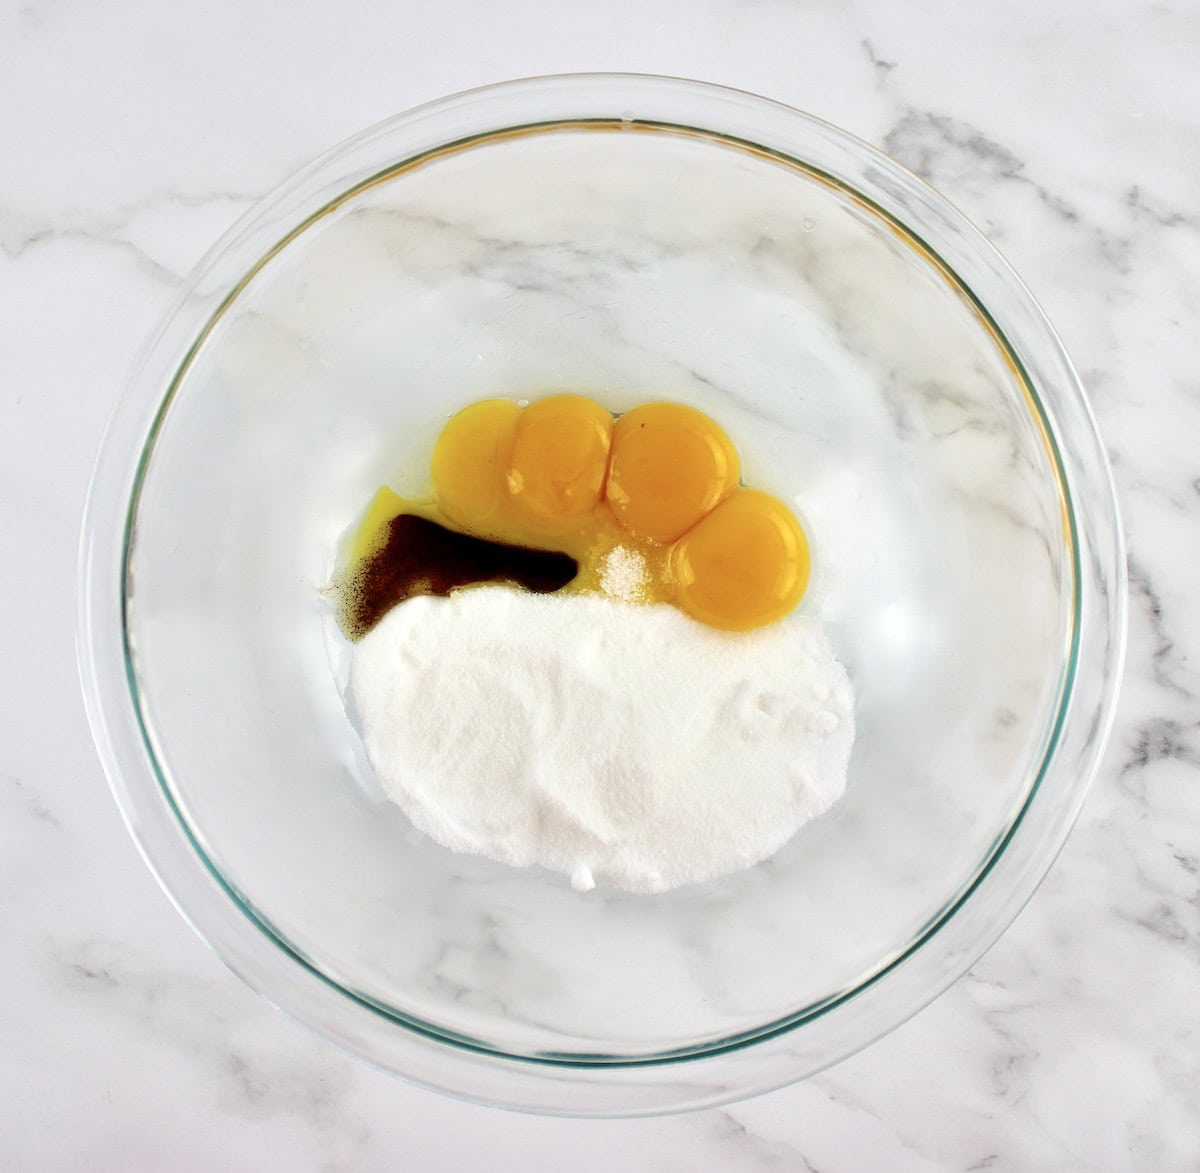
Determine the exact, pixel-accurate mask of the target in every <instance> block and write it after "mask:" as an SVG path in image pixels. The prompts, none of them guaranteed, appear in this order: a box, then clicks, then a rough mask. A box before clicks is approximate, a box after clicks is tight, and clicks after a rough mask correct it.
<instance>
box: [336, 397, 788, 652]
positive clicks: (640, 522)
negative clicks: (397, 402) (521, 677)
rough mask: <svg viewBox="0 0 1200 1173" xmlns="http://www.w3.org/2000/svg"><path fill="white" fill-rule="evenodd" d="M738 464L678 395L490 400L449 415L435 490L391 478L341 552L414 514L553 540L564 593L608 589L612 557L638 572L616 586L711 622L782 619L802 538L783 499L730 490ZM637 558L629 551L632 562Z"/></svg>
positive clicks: (544, 542)
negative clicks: (397, 489) (399, 487)
mask: <svg viewBox="0 0 1200 1173" xmlns="http://www.w3.org/2000/svg"><path fill="white" fill-rule="evenodd" d="M739 476H740V462H739V460H738V454H737V450H736V449H735V448H734V446H733V444H732V442H731V441H730V439H729V437H728V436H727V435H726V434H725V432H724V431H723V430H722V429H721V428H720V427H719V426H718V425H717V424H716V423H715V422H714V421H713V420H711V419H709V418H708V416H706V415H704V414H703V413H701V412H699V411H696V410H695V409H694V408H690V407H684V406H683V405H682V404H676V403H648V404H645V405H643V406H641V407H635V408H633V409H632V410H630V411H627V412H625V413H624V414H623V415H622V416H620V417H619V418H618V419H617V421H616V423H615V424H614V423H613V418H612V415H611V414H610V413H609V412H608V411H607V410H605V409H604V408H603V407H601V406H600V405H599V404H597V403H595V402H593V401H592V400H590V399H585V398H584V397H583V396H580V395H553V396H550V397H548V398H546V399H541V400H538V401H536V402H534V403H532V404H530V405H529V406H528V407H526V408H524V409H522V408H520V407H518V406H517V404H515V403H513V402H512V401H510V400H506V399H486V400H483V401H481V402H479V403H475V404H472V405H471V406H470V407H467V408H464V409H463V410H462V411H460V412H458V414H457V415H455V416H453V417H451V419H450V421H449V422H448V423H447V424H446V426H445V427H444V428H443V430H442V433H441V435H440V436H439V437H438V439H437V443H436V444H435V446H434V450H433V459H432V480H433V488H434V496H433V497H432V499H425V500H420V501H406V500H403V499H402V498H400V497H399V496H397V495H396V494H395V493H393V492H392V491H391V490H390V489H388V488H386V487H385V488H382V489H380V490H379V492H378V493H376V494H375V496H374V498H372V500H371V503H370V505H369V506H368V508H367V510H366V512H365V514H364V515H363V518H362V520H361V521H360V523H359V525H358V527H357V529H356V530H355V531H354V533H353V535H352V536H351V538H350V539H349V541H348V543H347V545H346V547H345V552H346V556H347V559H348V563H349V565H350V566H351V567H354V566H361V565H363V564H364V563H365V562H366V561H367V560H368V559H370V558H371V557H373V556H374V555H375V554H376V553H377V552H378V551H380V550H382V549H383V547H384V544H385V541H386V539H387V534H388V532H389V523H390V522H391V520H392V519H393V518H394V517H396V516H398V515H399V514H401V513H409V514H415V515H416V516H418V517H423V518H425V519H426V520H428V521H433V522H437V523H438V524H439V525H443V526H446V527H448V528H450V529H452V530H453V529H457V530H460V531H461V532H464V533H466V534H469V535H472V536H474V537H480V538H487V539H490V540H492V541H498V542H505V543H509V544H511V545H517V546H524V547H527V548H529V549H534V550H538V549H541V550H554V551H558V552H559V553H562V554H566V555H568V556H569V557H571V558H573V559H574V560H575V561H576V563H577V564H578V568H579V569H578V574H577V575H576V577H575V578H574V579H573V580H572V581H571V582H570V583H568V584H567V585H566V586H564V587H562V588H561V589H562V592H563V593H564V594H602V593H606V592H607V590H609V589H611V580H610V579H609V570H610V567H611V566H612V563H611V561H610V559H609V556H610V555H611V554H612V553H613V552H614V551H618V553H619V555H620V560H619V561H620V562H621V564H622V565H623V566H624V567H625V568H626V572H628V567H630V566H631V565H632V566H634V567H635V568H636V570H635V574H636V573H640V575H641V581H640V582H637V581H635V582H634V583H633V584H632V586H628V584H627V586H628V589H629V590H630V591H631V592H632V593H630V594H628V595H622V596H621V597H625V598H629V599H637V600H638V601H639V602H647V603H671V604H673V605H674V606H676V607H679V608H680V609H681V610H683V611H684V612H686V613H687V614H688V615H690V616H692V618H694V619H697V620H699V621H700V622H702V623H706V624H708V625H709V626H711V627H719V628H724V629H726V630H730V631H746V630H749V629H751V628H755V627H762V626H764V625H766V624H768V623H772V622H774V621H775V620H776V619H781V618H782V617H783V616H784V615H786V614H788V612H790V611H791V610H792V609H793V608H794V607H795V606H796V604H797V602H799V600H800V597H801V596H802V595H803V594H804V590H805V588H806V586H807V585H808V577H809V552H808V542H807V540H806V539H805V536H804V531H803V530H802V529H801V528H800V524H799V522H798V521H797V520H796V518H795V517H794V516H793V514H792V512H791V510H789V509H788V507H787V506H786V505H784V504H783V502H781V501H778V500H777V499H776V498H774V497H771V496H768V495H767V494H766V493H761V492H758V491H757V490H754V489H747V488H739V487H738V479H739ZM631 558H632V561H631Z"/></svg>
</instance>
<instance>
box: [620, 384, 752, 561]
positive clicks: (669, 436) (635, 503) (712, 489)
mask: <svg viewBox="0 0 1200 1173" xmlns="http://www.w3.org/2000/svg"><path fill="white" fill-rule="evenodd" d="M740 473H741V470H740V464H739V461H738V455H737V450H736V449H735V448H734V446H733V443H732V441H731V440H730V439H729V437H728V436H727V435H726V434H725V433H724V431H722V429H721V428H719V427H718V426H717V425H716V424H715V423H714V422H713V421H712V420H711V419H709V418H708V416H706V415H704V414H703V413H702V412H699V411H696V410H695V409H694V408H691V407H684V406H683V405H682V404H678V403H647V404H645V405H643V406H642V407H635V408H634V409H633V410H632V411H627V412H626V413H625V414H624V415H622V416H621V417H620V418H619V419H618V420H617V422H616V424H615V425H614V427H613V437H612V459H611V463H610V464H609V470H608V486H607V489H606V496H607V497H608V504H609V507H610V508H611V509H612V511H613V513H614V514H615V515H616V517H617V520H618V521H619V522H620V523H621V524H622V525H623V526H624V527H625V528H626V529H627V530H629V531H630V533H632V534H636V535H637V536H638V537H642V538H649V539H650V540H651V541H654V542H673V541H675V540H676V538H678V537H680V536H681V535H683V534H684V533H685V532H686V531H687V530H689V529H691V527H692V526H693V525H695V524H696V522H698V521H699V520H700V519H701V518H702V517H703V516H704V515H705V514H706V513H709V512H711V510H712V509H713V508H714V507H715V506H716V505H717V504H718V503H719V502H720V501H721V500H722V499H723V498H725V497H726V496H727V495H728V494H729V493H731V492H732V491H733V489H734V488H735V486H736V485H737V483H738V477H739V476H740Z"/></svg>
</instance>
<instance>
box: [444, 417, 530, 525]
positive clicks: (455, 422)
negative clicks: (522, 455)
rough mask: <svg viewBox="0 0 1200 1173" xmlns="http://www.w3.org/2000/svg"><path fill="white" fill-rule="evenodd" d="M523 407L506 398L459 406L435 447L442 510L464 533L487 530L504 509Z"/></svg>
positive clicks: (506, 503)
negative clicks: (463, 406) (509, 468)
mask: <svg viewBox="0 0 1200 1173" xmlns="http://www.w3.org/2000/svg"><path fill="white" fill-rule="evenodd" d="M520 418H521V409H520V408H519V407H518V406H517V405H516V404H515V403H512V402H511V401H510V400H507V399H485V400H483V401H482V402H480V403H473V404H471V406H470V407H466V408H463V410H462V411H460V412H459V413H458V414H457V415H455V416H453V417H452V418H451V420H450V422H449V423H448V424H447V425H446V426H445V427H444V428H443V429H442V434H441V435H440V436H438V439H437V443H436V444H435V445H434V448H433V468H432V473H433V487H434V491H435V492H436V493H437V499H438V504H439V505H440V506H441V508H442V512H443V513H445V515H446V516H447V517H448V518H449V519H450V520H451V521H453V522H455V523H456V524H458V525H459V526H462V527H463V528H464V529H467V530H473V531H476V532H480V531H487V530H488V529H489V527H491V526H492V525H494V524H495V523H496V522H497V521H498V519H500V518H501V517H503V515H504V513H505V512H506V511H507V507H508V497H509V494H508V466H509V463H510V461H511V459H512V451H513V441H514V439H515V438H516V432H517V421H518V420H519V419H520Z"/></svg>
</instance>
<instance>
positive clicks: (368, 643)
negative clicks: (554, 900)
mask: <svg viewBox="0 0 1200 1173" xmlns="http://www.w3.org/2000/svg"><path fill="white" fill-rule="evenodd" d="M616 572H617V571H616V569H615V568H614V573H616ZM622 573H625V571H622ZM630 581H632V579H631V580H630ZM352 688H353V694H354V701H355V704H356V706H357V709H358V712H359V714H360V717H361V722H362V733H363V740H364V742H365V745H366V748H367V755H368V757H369V758H370V760H371V763H372V765H373V766H374V768H375V770H376V772H377V774H378V775H379V778H380V780H381V781H382V783H383V785H384V787H385V788H386V790H387V792H388V794H389V795H390V797H391V798H392V799H393V800H394V801H395V802H396V803H398V804H399V805H400V806H401V807H402V808H403V809H404V811H405V812H406V813H407V815H408V817H409V818H410V819H411V820H412V821H413V823H414V824H415V825H416V826H417V827H418V828H419V829H420V830H422V831H424V832H425V833H426V834H427V835H429V836H430V837H431V838H433V839H435V840H437V841H438V842H439V843H442V844H444V845H445V846H447V847H450V848H453V849H454V850H457V851H467V852H475V853H477V854H480V855H485V856H488V857H490V858H492V859H496V860H500V861H502V862H504V863H508V864H513V865H516V866H527V865H531V864H540V865H542V866H544V867H547V868H552V869H555V870H557V871H560V872H563V873H565V874H566V875H568V876H570V877H571V881H572V883H573V884H574V886H575V887H576V888H579V889H587V888H590V887H592V886H593V884H594V883H606V884H609V885H612V886H614V887H617V888H623V889H626V890H628V891H632V892H662V891H665V890H667V889H670V888H674V887H677V886H679V885H681V884H688V883H695V882H698V881H702V880H708V879H712V878H714V877H717V876H721V875H725V874H728V873H730V872H734V871H737V870H739V869H741V868H746V867H749V866H751V865H753V864H755V863H758V862H759V861H760V860H763V859H765V858H767V857H768V856H770V855H772V854H773V853H774V852H775V851H777V850H778V849H779V848H780V847H781V846H782V845H783V844H784V843H786V842H787V840H788V839H790V838H791V837H792V835H793V834H794V833H795V832H796V830H797V829H798V828H799V827H801V826H802V825H803V824H804V823H806V822H808V821H809V820H810V819H812V818H814V817H815V816H817V815H819V814H821V813H823V812H824V811H826V810H828V808H829V807H830V806H831V805H832V804H833V803H834V802H835V801H836V800H837V799H838V798H839V797H840V795H841V794H842V791H843V790H844V789H845V784H846V766H847V762H848V760H849V757H850V749H851V745H852V743H853V740H854V695H853V691H852V689H851V686H850V682H849V680H848V678H847V676H846V672H845V669H844V668H842V666H841V665H840V664H839V663H838V662H837V660H836V659H835V658H834V656H833V653H832V652H831V650H830V647H829V644H828V641H827V640H826V638H825V635H824V632H823V630H822V628H821V626H820V624H817V623H814V622H812V621H810V620H805V619H802V618H800V617H797V616H793V617H791V618H789V619H788V620H786V621H783V622H779V623H775V624H772V625H771V626H769V627H766V628H762V629H759V630H757V631H753V632H747V633H744V634H733V633H730V632H725V631H717V630H714V629H713V628H710V627H706V626H704V625H703V624H700V623H697V622H696V621H695V620H693V619H690V618H688V617H687V616H685V615H683V614H682V613H681V612H680V611H678V610H677V609H676V608H674V607H671V606H667V605H662V604H660V605H654V606H631V605H629V604H628V603H624V602H620V601H616V600H613V599H608V598H603V597H600V596H574V597H564V596H558V595H534V594H528V593H525V592H521V591H517V590H509V589H507V588H501V587H486V588H478V589H472V590H464V591H460V592H457V593H455V594H453V595H451V596H450V597H449V598H429V597H424V598H417V599H412V600H410V601H408V602H406V603H404V604H403V605H401V606H398V607H395V608H394V609H393V610H392V611H391V612H390V613H389V614H388V615H387V616H386V617H385V618H384V619H383V620H382V621H381V622H380V623H379V625H378V626H377V627H376V628H375V629H374V630H373V631H371V632H370V634H368V635H367V636H366V637H365V638H364V639H363V640H362V641H361V642H360V643H358V644H357V645H356V648H355V653H354V664H353V672H352Z"/></svg>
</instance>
